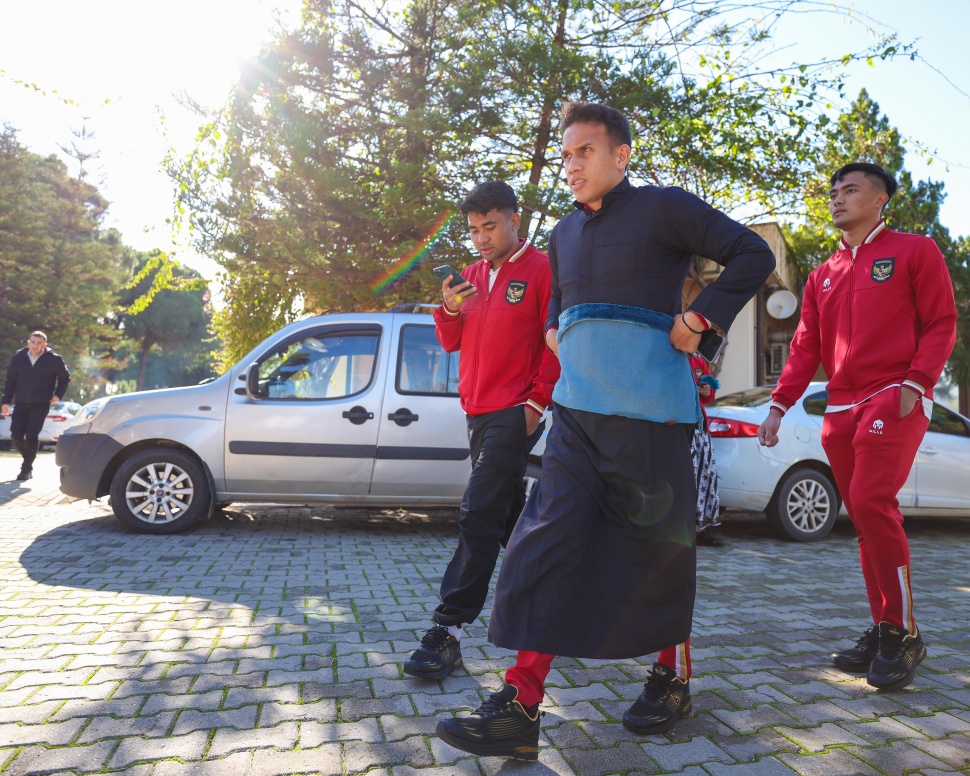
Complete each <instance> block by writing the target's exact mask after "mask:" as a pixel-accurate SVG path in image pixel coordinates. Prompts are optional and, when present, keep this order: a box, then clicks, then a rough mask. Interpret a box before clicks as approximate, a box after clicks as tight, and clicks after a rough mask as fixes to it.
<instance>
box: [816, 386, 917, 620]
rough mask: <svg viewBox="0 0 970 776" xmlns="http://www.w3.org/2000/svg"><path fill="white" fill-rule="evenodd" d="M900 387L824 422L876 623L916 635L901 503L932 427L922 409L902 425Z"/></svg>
mask: <svg viewBox="0 0 970 776" xmlns="http://www.w3.org/2000/svg"><path fill="white" fill-rule="evenodd" d="M900 391H901V389H900V388H898V387H894V388H888V389H886V390H884V391H882V392H881V393H877V394H876V395H875V396H873V397H872V398H871V399H869V400H868V401H866V402H864V403H863V404H860V405H858V406H856V407H853V408H851V409H848V410H843V411H841V412H830V413H827V414H826V415H825V420H824V422H823V424H822V446H823V447H824V448H825V453H826V455H827V456H828V459H829V463H830V464H831V466H832V473H833V474H834V475H835V482H836V484H837V485H838V486H839V492H840V493H841V495H842V499H843V501H844V502H845V508H846V510H847V511H848V513H849V517H850V518H851V519H852V524H853V525H854V526H855V529H856V533H857V534H858V536H859V559H860V560H861V562H862V576H863V577H864V578H865V581H866V593H867V595H868V597H869V608H870V610H871V611H872V619H873V622H875V623H880V622H890V623H892V624H893V625H897V626H900V627H903V628H906V630H908V631H909V632H910V633H913V632H915V628H916V620H915V618H914V617H913V593H912V589H911V587H910V573H909V541H908V540H907V539H906V533H905V531H903V516H902V514H901V513H900V511H899V500H898V498H897V495H898V494H899V491H900V490H901V489H902V487H903V485H904V484H905V483H906V478H907V477H908V476H909V472H910V469H912V468H913V461H914V460H915V458H916V450H917V448H919V445H920V442H921V441H922V439H923V435H924V434H925V433H926V429H927V428H928V426H929V419H928V418H927V417H926V415H925V414H924V412H923V408H922V405H921V403H920V402H916V406H915V407H914V408H913V411H912V412H911V413H910V414H909V415H907V416H906V417H905V418H900V417H899V395H900Z"/></svg>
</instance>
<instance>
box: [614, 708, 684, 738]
mask: <svg viewBox="0 0 970 776" xmlns="http://www.w3.org/2000/svg"><path fill="white" fill-rule="evenodd" d="M693 708H694V702H693V700H692V701H691V702H690V703H688V704H687V708H685V709H684V710H683V711H682V712H681V713H680V714H679V715H677V716H676V717H673V718H671V719H669V720H667V721H666V722H664V723H662V724H659V725H637V724H636V723H635V722H632V721H629V720H628V719H627V717H626V715H624V717H623V727H625V728H626V729H627V730H632V731H633V732H634V733H641V734H644V735H653V734H654V733H666V732H667V731H668V730H670V729H671V728H672V727H673V726H674V725H676V724H677V723H678V722H680V721H681V720H682V719H683V718H684V717H686V716H688V715H689V714H690V713H691V710H692V709H693Z"/></svg>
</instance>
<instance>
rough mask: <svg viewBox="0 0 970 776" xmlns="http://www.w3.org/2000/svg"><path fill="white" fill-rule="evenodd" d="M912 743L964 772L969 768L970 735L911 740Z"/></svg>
mask: <svg viewBox="0 0 970 776" xmlns="http://www.w3.org/2000/svg"><path fill="white" fill-rule="evenodd" d="M912 744H913V746H914V747H916V748H917V749H921V750H922V751H924V752H926V753H927V754H929V755H932V756H933V757H935V758H936V759H938V760H942V761H943V762H945V763H946V764H947V765H952V766H953V767H955V768H959V769H960V770H962V771H964V772H966V771H967V770H970V735H957V736H950V737H949V738H945V739H943V740H942V741H940V740H937V741H913V742H912Z"/></svg>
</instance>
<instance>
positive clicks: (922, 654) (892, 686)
mask: <svg viewBox="0 0 970 776" xmlns="http://www.w3.org/2000/svg"><path fill="white" fill-rule="evenodd" d="M924 660H926V645H925V644H924V645H922V646H921V647H920V651H919V655H917V656H916V660H914V661H913V667H912V668H910V669H909V673H907V674H906V676H904V677H903V678H902V679H898V680H897V681H895V682H889V683H887V684H876V683H875V682H873V681H872V679H870V678H869V677H868V676H867V677H866V681H867V682H868V683H869V686H870V687H875V688H876V689H877V690H899V689H901V688H903V687H905V686H906V685H907V684H909V683H910V682H912V681H913V679H915V678H916V669H917V668H919V666H920V663H922V662H923V661H924Z"/></svg>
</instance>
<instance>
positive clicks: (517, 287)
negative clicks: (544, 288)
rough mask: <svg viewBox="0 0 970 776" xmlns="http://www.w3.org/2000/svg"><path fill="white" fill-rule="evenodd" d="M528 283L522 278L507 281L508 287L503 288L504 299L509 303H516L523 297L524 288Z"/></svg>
mask: <svg viewBox="0 0 970 776" xmlns="http://www.w3.org/2000/svg"><path fill="white" fill-rule="evenodd" d="M528 285H529V284H528V283H526V282H525V281H524V280H512V281H509V287H508V288H507V289H505V301H506V302H508V303H509V304H518V303H519V302H521V301H522V300H523V299H524V298H525V289H526V287H527V286H528Z"/></svg>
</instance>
